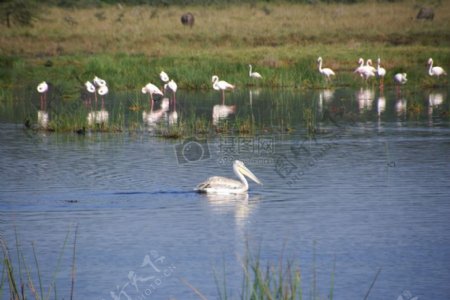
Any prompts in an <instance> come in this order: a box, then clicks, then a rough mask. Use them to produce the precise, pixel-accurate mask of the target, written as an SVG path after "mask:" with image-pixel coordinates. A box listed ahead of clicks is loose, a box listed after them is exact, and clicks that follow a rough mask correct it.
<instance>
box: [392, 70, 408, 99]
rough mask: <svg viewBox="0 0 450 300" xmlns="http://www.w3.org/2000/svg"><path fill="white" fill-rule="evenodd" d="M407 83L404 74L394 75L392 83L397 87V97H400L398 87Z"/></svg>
mask: <svg viewBox="0 0 450 300" xmlns="http://www.w3.org/2000/svg"><path fill="white" fill-rule="evenodd" d="M407 81H408V79H407V78H406V73H397V74H395V75H394V82H395V84H396V85H397V97H399V96H400V86H401V85H404V84H406V82H407Z"/></svg>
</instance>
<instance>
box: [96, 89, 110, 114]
mask: <svg viewBox="0 0 450 300" xmlns="http://www.w3.org/2000/svg"><path fill="white" fill-rule="evenodd" d="M97 92H98V94H99V95H100V96H102V110H104V109H105V99H104V96H105V95H106V94H108V92H109V90H108V87H107V86H106V85H104V86H101V87H99V88H98V90H97Z"/></svg>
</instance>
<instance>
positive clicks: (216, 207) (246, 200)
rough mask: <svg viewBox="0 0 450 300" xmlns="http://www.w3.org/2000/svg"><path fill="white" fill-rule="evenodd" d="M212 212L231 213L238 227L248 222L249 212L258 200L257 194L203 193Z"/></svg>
mask: <svg viewBox="0 0 450 300" xmlns="http://www.w3.org/2000/svg"><path fill="white" fill-rule="evenodd" d="M204 195H205V197H206V198H207V199H208V204H209V207H210V208H211V210H212V211H213V212H214V213H218V214H227V213H233V214H234V218H235V222H236V225H237V226H238V227H240V228H242V227H244V226H245V224H247V223H248V218H249V216H250V214H251V212H252V211H253V210H254V209H255V207H256V206H257V204H258V202H259V201H260V196H259V195H251V196H249V194H248V193H244V194H204Z"/></svg>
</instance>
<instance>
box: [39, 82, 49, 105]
mask: <svg viewBox="0 0 450 300" xmlns="http://www.w3.org/2000/svg"><path fill="white" fill-rule="evenodd" d="M37 91H38V93H39V94H40V100H41V103H40V104H41V110H46V106H47V105H46V104H47V103H46V102H47V92H48V84H47V82H45V81H42V82H41V83H39V84H38V86H37Z"/></svg>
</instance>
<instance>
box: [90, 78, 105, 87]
mask: <svg viewBox="0 0 450 300" xmlns="http://www.w3.org/2000/svg"><path fill="white" fill-rule="evenodd" d="M93 81H94V84H95V85H96V86H97V87H101V86H105V85H106V81H105V80H103V79H101V78H99V77H97V76H95V77H94V80H93Z"/></svg>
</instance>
